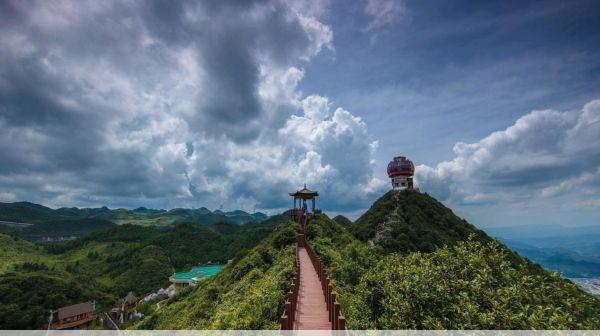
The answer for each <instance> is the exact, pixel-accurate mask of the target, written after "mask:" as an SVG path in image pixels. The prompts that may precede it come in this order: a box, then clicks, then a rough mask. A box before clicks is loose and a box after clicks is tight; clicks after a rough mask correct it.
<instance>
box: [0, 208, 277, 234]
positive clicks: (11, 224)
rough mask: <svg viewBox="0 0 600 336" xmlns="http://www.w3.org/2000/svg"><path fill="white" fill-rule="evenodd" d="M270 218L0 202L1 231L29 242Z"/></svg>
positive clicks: (204, 211) (239, 212) (237, 212)
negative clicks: (125, 228)
mask: <svg viewBox="0 0 600 336" xmlns="http://www.w3.org/2000/svg"><path fill="white" fill-rule="evenodd" d="M267 218H268V216H267V215H266V214H264V213H261V212H256V213H252V214H250V213H247V212H245V211H242V210H235V211H229V212H223V211H220V210H215V211H210V210H209V209H207V208H204V207H202V208H198V209H184V208H176V209H172V210H162V209H160V210H156V209H147V208H144V207H140V208H136V209H134V210H128V209H123V208H119V209H109V208H107V207H100V208H75V207H73V208H58V209H51V208H48V207H45V206H43V205H39V204H35V203H29V202H15V203H0V232H4V233H12V234H17V235H20V236H22V237H25V238H28V239H30V240H36V241H44V240H61V239H72V238H75V237H81V236H83V235H85V234H87V233H91V232H93V231H95V230H98V229H102V228H109V227H111V226H114V225H122V224H132V225H142V226H169V225H172V224H177V223H182V222H186V221H193V222H198V223H201V224H204V225H208V226H212V225H215V224H216V223H221V222H226V223H233V224H236V225H245V224H248V223H251V222H260V221H263V220H265V219H267Z"/></svg>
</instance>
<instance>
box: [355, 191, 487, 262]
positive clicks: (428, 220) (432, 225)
mask: <svg viewBox="0 0 600 336" xmlns="http://www.w3.org/2000/svg"><path fill="white" fill-rule="evenodd" d="M350 232H351V233H352V234H353V235H354V236H355V237H357V238H358V239H360V240H362V241H369V240H370V241H373V242H374V243H376V244H377V245H378V246H381V247H382V248H383V249H384V251H385V252H388V253H389V252H410V251H422V252H432V251H434V250H435V249H436V248H440V247H443V246H445V245H447V246H451V245H454V244H455V243H456V242H458V241H461V240H465V239H467V237H469V236H470V235H474V236H475V239H478V240H481V241H489V240H491V238H490V237H489V236H488V235H487V234H485V232H483V231H481V230H479V229H477V228H476V227H475V226H473V225H471V224H469V223H468V222H467V221H466V220H464V219H461V218H459V217H457V216H456V215H455V214H454V213H453V212H452V210H450V209H448V208H446V207H445V206H444V205H443V204H441V203H440V202H438V201H436V200H435V199H434V198H433V197H431V196H429V195H427V194H424V193H419V192H408V191H403V192H397V191H389V192H388V193H386V194H385V195H384V196H382V197H381V198H380V199H379V200H377V201H376V202H375V203H374V204H373V205H372V206H371V208H370V209H369V210H368V211H367V212H366V213H365V214H364V215H362V216H361V217H360V218H359V219H358V220H357V221H356V222H355V223H354V224H353V225H352V226H351V227H350Z"/></svg>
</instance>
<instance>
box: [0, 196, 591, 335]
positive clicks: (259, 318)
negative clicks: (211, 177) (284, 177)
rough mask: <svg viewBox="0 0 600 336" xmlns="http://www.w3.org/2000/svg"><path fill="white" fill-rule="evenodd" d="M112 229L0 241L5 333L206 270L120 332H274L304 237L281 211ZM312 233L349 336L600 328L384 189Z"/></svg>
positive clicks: (496, 244)
mask: <svg viewBox="0 0 600 336" xmlns="http://www.w3.org/2000/svg"><path fill="white" fill-rule="evenodd" d="M17 207H18V208H20V209H21V210H22V209H23V207H25V208H27V207H30V208H31V209H33V210H32V211H37V212H36V213H46V214H50V215H51V216H56V215H57V212H58V214H64V213H87V214H88V215H86V216H83V217H82V218H84V219H88V220H89V219H94V220H108V219H107V217H104V218H103V217H102V216H101V214H107V213H109V212H107V211H106V210H102V209H103V208H97V209H77V210H71V211H66V210H64V209H57V210H52V209H50V210H51V211H48V210H46V209H47V208H44V207H41V208H40V206H37V205H31V206H30V205H28V204H27V205H23V204H22V203H20V204H17ZM69 209H70V208H69ZM112 211H114V212H115V213H116V214H123V213H126V214H130V213H133V214H134V215H136V216H138V215H139V216H147V217H144V218H146V219H147V218H149V217H152V218H155V216H165V214H167V213H170V214H171V215H173V214H175V215H173V216H174V217H178V218H184V217H185V216H188V217H187V218H196V219H197V218H201V217H200V216H202V215H211V216H220V217H221V218H223V217H226V218H233V217H236V216H245V215H244V214H243V213H241V212H232V213H229V214H227V213H223V212H220V211H219V212H218V211H214V212H210V211H208V210H207V209H196V210H190V209H175V210H171V211H166V212H165V211H163V210H149V209H143V208H141V209H136V210H123V209H116V210H112ZM92 214H93V215H92ZM116 214H114V213H113V214H112V216H113V217H111V218H112V219H113V220H115V218H116ZM228 216H229V217H228ZM4 218H11V217H4ZM12 218H13V219H12V220H14V221H16V220H15V217H12ZM28 218H30V219H29V220H30V221H32V220H31V219H33V221H35V220H36V219H35V218H33V216H29V217H28ZM138 218H141V217H138ZM80 219H81V218H80ZM80 219H78V220H80ZM136 219H137V218H136ZM50 220H67V219H64V218H62V219H57V218H49V217H46V218H45V219H44V220H40V221H39V222H38V224H35V225H39V224H41V223H47V222H48V221H50ZM70 220H77V219H75V218H71V219H70ZM22 221H23V220H20V221H19V222H22ZM115 221H116V220H115ZM109 223H110V226H107V227H104V228H101V229H99V230H96V231H94V232H91V233H88V234H85V235H84V236H83V237H79V238H76V239H74V240H70V241H61V242H51V243H44V244H39V243H32V242H30V241H27V240H24V239H22V238H20V237H21V236H19V235H18V234H14V232H12V233H9V235H2V234H0V242H1V243H2V244H0V252H2V256H5V257H2V258H0V297H2V298H3V300H2V302H0V328H4V329H7V328H15V329H22V328H37V327H40V326H42V325H43V323H44V316H45V315H44V314H45V312H46V311H47V310H48V309H54V308H56V307H58V306H61V305H65V304H72V303H76V302H81V301H82V300H91V299H94V300H97V302H98V306H99V307H100V309H108V308H110V306H111V303H112V302H115V301H116V300H117V299H118V298H119V297H122V296H123V295H124V294H125V293H126V292H127V291H131V290H133V291H134V292H135V293H136V294H137V295H139V296H140V295H145V294H147V293H149V292H151V291H153V290H156V289H157V288H160V287H162V286H164V285H166V282H167V278H168V276H169V274H171V273H172V272H174V271H176V270H177V271H179V270H185V269H187V268H189V267H191V266H194V265H196V264H197V263H206V262H209V261H212V262H218V263H226V266H225V267H224V268H223V270H222V271H221V272H220V273H218V274H217V275H216V276H214V277H211V278H209V279H206V280H204V281H202V282H200V283H199V284H198V285H197V286H192V287H187V288H185V289H183V290H181V291H179V292H178V294H176V295H175V296H174V297H172V298H170V299H167V300H166V301H164V302H161V305H160V308H157V306H156V305H154V304H152V303H141V304H140V305H139V309H140V311H142V312H143V313H144V315H145V316H144V318H143V319H141V320H140V321H138V322H136V323H134V324H129V325H127V327H128V328H134V329H277V328H278V327H279V316H280V314H281V312H282V309H283V302H284V298H285V296H286V295H287V292H288V290H289V285H290V278H291V275H292V272H293V270H294V265H295V262H294V249H295V242H296V235H297V232H298V224H297V223H295V222H293V221H291V220H290V217H289V214H287V213H284V214H281V215H277V216H273V217H270V218H268V219H266V220H263V221H260V222H259V221H251V222H248V223H247V224H245V225H238V224H236V223H234V222H233V221H219V222H215V223H213V224H206V223H200V222H199V221H193V220H190V221H176V222H174V223H172V224H170V225H148V224H149V221H148V220H140V219H137V220H134V221H133V222H132V223H138V224H142V225H132V224H125V223H126V222H118V224H120V225H116V224H115V222H109ZM26 228H27V227H25V228H20V229H26ZM306 236H307V239H308V241H309V242H310V244H311V245H312V246H313V248H314V249H315V250H316V251H317V253H318V254H319V255H320V256H321V259H322V261H323V262H324V263H325V265H326V267H327V271H328V275H329V277H330V278H331V281H332V283H333V284H334V287H335V289H336V292H337V295H338V296H337V297H338V300H339V302H340V308H341V311H342V312H343V314H344V315H345V316H346V319H347V326H348V328H350V329H598V328H600V300H599V299H598V298H596V297H594V296H592V295H590V294H588V293H586V292H584V291H583V290H582V289H581V288H579V287H578V286H577V285H576V284H574V283H572V282H571V281H569V280H567V279H564V278H562V277H561V276H560V275H559V274H556V273H550V272H548V271H546V270H544V269H543V268H542V267H541V266H540V265H539V264H536V263H535V262H532V261H531V260H529V259H527V258H525V257H523V256H522V255H520V254H519V253H517V252H515V251H513V250H511V249H510V248H509V247H507V246H506V245H504V244H503V243H502V242H500V241H498V240H497V239H494V238H493V237H491V236H490V235H488V234H487V233H486V232H484V231H482V230H480V229H479V228H477V227H476V226H474V225H472V224H470V223H468V222H467V221H466V220H464V219H461V218H459V217H458V216H456V215H455V214H454V213H453V212H452V210H450V209H449V208H447V207H445V206H444V205H442V204H441V203H440V202H438V201H437V200H435V199H434V198H433V197H431V196H429V195H427V194H426V193H420V192H406V191H404V192H397V191H390V192H388V193H386V194H385V195H383V196H382V197H381V198H380V199H378V200H377V201H376V202H375V203H374V204H373V205H372V206H371V208H370V209H369V210H368V211H367V212H366V213H365V214H363V215H362V216H361V217H360V218H359V219H358V220H356V221H355V222H352V221H350V220H348V219H347V218H344V217H343V216H337V217H336V218H335V219H334V220H332V219H330V218H329V217H328V216H327V215H326V214H324V213H321V214H318V215H316V216H315V217H314V218H313V219H312V220H311V221H310V222H309V223H308V225H307V227H306Z"/></svg>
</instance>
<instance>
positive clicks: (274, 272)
mask: <svg viewBox="0 0 600 336" xmlns="http://www.w3.org/2000/svg"><path fill="white" fill-rule="evenodd" d="M297 230H298V226H297V224H295V223H293V222H288V223H287V224H284V225H281V226H280V227H278V228H277V230H276V231H275V232H274V233H273V234H272V235H271V236H269V237H268V238H267V239H265V240H264V241H263V242H261V243H260V244H259V245H258V246H256V247H255V248H253V249H252V250H250V251H248V253H247V254H246V255H244V256H240V258H238V259H236V260H235V261H234V262H233V263H232V264H230V265H227V266H226V267H225V268H224V269H223V270H222V271H221V272H220V273H219V274H217V275H216V276H214V277H212V278H210V279H207V280H205V281H203V282H201V283H200V284H199V285H198V286H197V287H193V288H189V289H187V290H184V291H182V293H180V294H178V295H176V296H175V297H173V298H171V299H169V301H168V303H167V304H166V305H165V306H163V307H161V309H160V310H158V311H156V312H155V313H154V314H152V315H150V316H148V317H146V318H145V319H143V320H142V321H141V322H140V323H139V324H138V325H136V326H135V327H136V328H137V329H277V328H279V320H278V319H279V315H280V314H281V311H282V308H283V301H284V298H285V295H286V293H287V291H288V289H289V285H290V279H291V276H292V272H293V267H294V254H295V245H294V244H295V242H296V234H297Z"/></svg>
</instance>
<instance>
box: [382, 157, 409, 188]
mask: <svg viewBox="0 0 600 336" xmlns="http://www.w3.org/2000/svg"><path fill="white" fill-rule="evenodd" d="M387 173H388V176H389V177H390V179H392V189H393V190H413V175H414V174H415V165H414V164H413V163H412V161H410V160H409V159H407V158H406V156H396V157H394V159H393V160H392V161H390V163H389V164H388V167H387Z"/></svg>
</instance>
